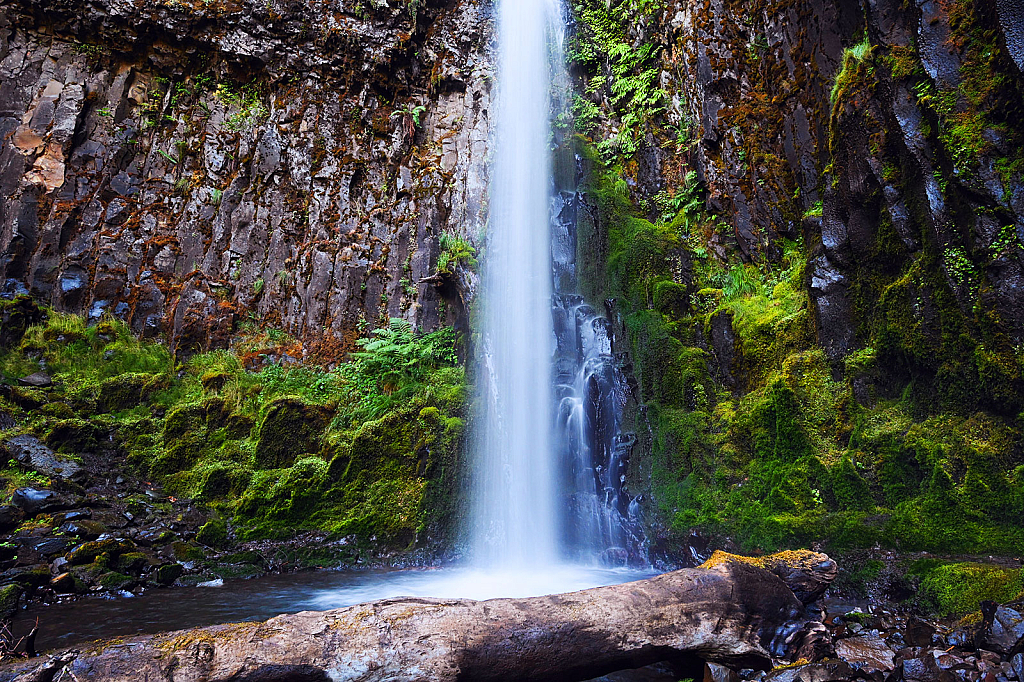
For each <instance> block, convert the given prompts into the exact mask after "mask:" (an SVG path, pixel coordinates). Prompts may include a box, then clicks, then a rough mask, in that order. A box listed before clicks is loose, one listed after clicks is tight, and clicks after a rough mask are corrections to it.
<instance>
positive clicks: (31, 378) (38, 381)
mask: <svg viewBox="0 0 1024 682" xmlns="http://www.w3.org/2000/svg"><path fill="white" fill-rule="evenodd" d="M18 383H19V384H21V385H22V386H34V387H35V388H46V387H47V386H52V385H53V379H51V378H50V375H49V374H47V373H46V372H35V373H33V374H29V375H28V376H27V377H22V378H20V379H18Z"/></svg>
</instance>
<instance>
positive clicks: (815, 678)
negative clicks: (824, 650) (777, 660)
mask: <svg viewBox="0 0 1024 682" xmlns="http://www.w3.org/2000/svg"><path fill="white" fill-rule="evenodd" d="M855 677H856V673H855V672H854V670H853V668H851V667H850V665H849V664H848V663H846V661H823V662H821V663H810V664H807V665H798V666H794V667H792V668H783V669H782V670H775V671H773V672H771V673H768V674H767V675H765V676H764V682H846V681H847V680H852V679H854V678H855Z"/></svg>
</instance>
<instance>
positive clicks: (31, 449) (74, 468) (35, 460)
mask: <svg viewBox="0 0 1024 682" xmlns="http://www.w3.org/2000/svg"><path fill="white" fill-rule="evenodd" d="M4 445H5V446H6V447H7V451H8V452H9V453H11V457H13V458H14V459H16V460H17V461H18V463H19V464H21V465H22V466H24V467H27V468H29V469H32V470H33V471H36V472H38V473H40V474H42V475H44V476H47V477H49V478H63V479H65V480H70V481H74V482H76V483H82V482H83V481H84V480H85V478H86V473H85V470H83V469H82V465H80V464H78V463H77V462H73V461H71V460H70V459H67V458H65V457H61V456H59V455H58V454H57V453H55V452H54V451H53V450H51V449H50V448H48V447H47V446H45V445H43V443H42V442H41V441H40V440H39V439H38V438H36V437H35V436H29V435H21V436H15V437H14V438H8V439H7V440H6V441H5V442H4Z"/></svg>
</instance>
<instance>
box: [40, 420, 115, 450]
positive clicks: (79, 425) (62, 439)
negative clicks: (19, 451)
mask: <svg viewBox="0 0 1024 682" xmlns="http://www.w3.org/2000/svg"><path fill="white" fill-rule="evenodd" d="M106 435H107V434H106V432H105V430H104V429H103V428H102V427H100V426H97V425H96V424H93V423H92V422H89V421H86V420H84V419H65V420H62V421H59V422H57V423H56V424H54V425H53V426H52V427H51V428H50V430H49V432H48V433H47V434H46V436H45V437H44V438H43V442H44V443H46V444H47V445H49V446H50V447H51V448H53V449H54V450H57V451H58V452H63V453H68V454H81V453H83V452H96V451H97V450H99V449H100V448H101V447H102V445H101V443H102V441H103V440H104V439H105V438H104V437H105V436H106Z"/></svg>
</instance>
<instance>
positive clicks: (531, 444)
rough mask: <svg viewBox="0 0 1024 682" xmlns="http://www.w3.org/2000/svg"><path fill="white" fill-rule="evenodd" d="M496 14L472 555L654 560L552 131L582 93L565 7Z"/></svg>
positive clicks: (521, 3) (533, 0) (506, 2)
mask: <svg viewBox="0 0 1024 682" xmlns="http://www.w3.org/2000/svg"><path fill="white" fill-rule="evenodd" d="M498 13H499V18H498V40H499V55H498V59H499V72H498V95H497V116H496V125H495V137H494V145H495V156H494V160H493V166H492V175H491V185H490V195H489V201H490V220H489V225H488V234H487V241H486V251H485V253H484V270H483V283H482V292H481V298H482V316H481V318H482V322H483V325H482V330H481V336H480V356H481V357H480V367H479V372H478V377H479V379H480V381H479V388H480V395H479V396H478V397H479V403H480V405H481V412H480V420H479V424H478V428H477V438H476V445H475V447H476V466H475V473H474V475H475V480H474V492H475V499H474V509H473V521H474V523H473V526H472V530H473V533H472V544H473V547H472V550H473V557H474V560H475V562H476V563H477V565H479V566H485V567H491V568H494V567H500V568H503V569H511V570H513V571H515V570H518V569H521V568H536V567H537V566H548V567H550V566H552V565H554V564H556V563H558V562H559V561H561V560H565V559H571V560H573V561H574V562H576V563H583V564H596V563H600V564H604V565H613V566H623V565H626V564H634V565H635V564H644V563H645V562H646V561H645V553H644V551H643V545H644V541H643V534H642V531H641V530H640V528H641V524H640V523H639V519H638V508H639V506H638V505H636V504H635V501H634V500H631V499H630V498H629V496H628V495H627V494H626V492H625V481H626V470H627V467H628V462H629V455H630V452H631V450H632V446H633V442H634V441H635V440H636V439H635V437H634V436H633V435H632V434H630V433H624V432H623V430H622V421H623V413H624V408H625V405H626V403H627V401H628V400H629V398H630V396H629V388H628V383H627V381H626V374H625V373H624V371H623V364H624V363H623V361H622V357H621V356H617V355H616V354H615V353H614V343H615V341H614V333H613V331H612V323H611V321H610V316H606V315H599V314H598V313H597V312H596V311H595V310H594V309H593V308H592V307H591V306H589V305H586V304H585V303H584V302H583V300H582V298H581V297H580V296H578V295H577V294H576V290H577V272H576V248H577V244H576V229H575V227H576V223H575V221H576V214H577V209H578V205H579V201H580V197H579V195H578V193H577V191H576V187H575V178H574V177H573V171H572V169H573V167H574V165H575V164H573V162H572V158H573V154H572V151H571V149H572V141H571V139H569V138H570V134H568V133H567V131H564V130H563V131H556V130H552V125H551V121H552V117H553V112H554V111H555V110H558V111H565V110H566V109H567V100H568V97H567V93H569V92H570V87H571V86H570V83H569V79H568V76H567V73H566V71H565V65H564V57H563V52H562V41H563V35H564V28H565V23H564V21H563V17H562V15H561V8H560V6H559V0H499V2H498ZM553 146H554V147H557V148H558V149H559V158H560V159H561V162H560V163H559V164H558V167H559V171H558V178H557V179H556V178H555V177H554V172H553V170H552V168H553V166H554V165H555V164H554V162H553V155H552V147H553Z"/></svg>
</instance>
